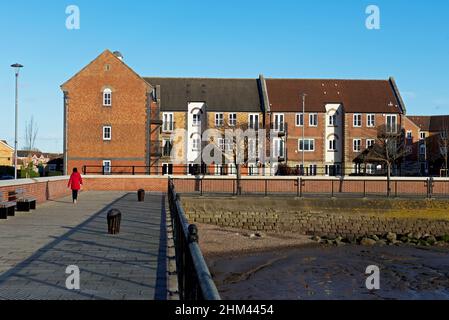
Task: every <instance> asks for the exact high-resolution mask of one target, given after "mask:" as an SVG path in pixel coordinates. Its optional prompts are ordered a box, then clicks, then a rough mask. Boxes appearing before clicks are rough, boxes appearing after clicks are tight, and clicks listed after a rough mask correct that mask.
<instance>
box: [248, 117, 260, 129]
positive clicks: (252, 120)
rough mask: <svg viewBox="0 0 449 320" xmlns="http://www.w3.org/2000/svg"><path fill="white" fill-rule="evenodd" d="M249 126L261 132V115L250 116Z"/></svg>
mask: <svg viewBox="0 0 449 320" xmlns="http://www.w3.org/2000/svg"><path fill="white" fill-rule="evenodd" d="M248 126H249V128H250V129H253V130H259V115H258V114H250V115H249V119H248Z"/></svg>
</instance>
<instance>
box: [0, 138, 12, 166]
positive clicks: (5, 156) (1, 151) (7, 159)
mask: <svg viewBox="0 0 449 320" xmlns="http://www.w3.org/2000/svg"><path fill="white" fill-rule="evenodd" d="M13 159H14V148H13V147H11V146H10V145H8V143H7V142H6V141H5V140H0V166H12V165H13Z"/></svg>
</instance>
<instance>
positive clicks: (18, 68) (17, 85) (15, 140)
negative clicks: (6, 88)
mask: <svg viewBox="0 0 449 320" xmlns="http://www.w3.org/2000/svg"><path fill="white" fill-rule="evenodd" d="M11 67H12V68H14V69H15V72H16V125H15V135H14V179H15V180H17V140H18V139H17V128H18V125H19V71H20V69H21V68H23V66H22V65H21V64H19V63H15V64H13V65H11Z"/></svg>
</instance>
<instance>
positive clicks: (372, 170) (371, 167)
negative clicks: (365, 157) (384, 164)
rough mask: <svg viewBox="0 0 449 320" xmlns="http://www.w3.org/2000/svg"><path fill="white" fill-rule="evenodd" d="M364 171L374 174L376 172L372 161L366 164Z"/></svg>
mask: <svg viewBox="0 0 449 320" xmlns="http://www.w3.org/2000/svg"><path fill="white" fill-rule="evenodd" d="M366 173H367V174H375V173H376V166H375V165H374V164H372V163H368V164H367V165H366Z"/></svg>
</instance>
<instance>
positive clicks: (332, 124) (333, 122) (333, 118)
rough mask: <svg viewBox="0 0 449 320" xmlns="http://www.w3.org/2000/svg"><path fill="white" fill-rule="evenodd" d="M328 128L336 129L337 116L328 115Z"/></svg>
mask: <svg viewBox="0 0 449 320" xmlns="http://www.w3.org/2000/svg"><path fill="white" fill-rule="evenodd" d="M328 119H329V127H336V126H337V114H336V113H334V114H333V115H329V118H328Z"/></svg>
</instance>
